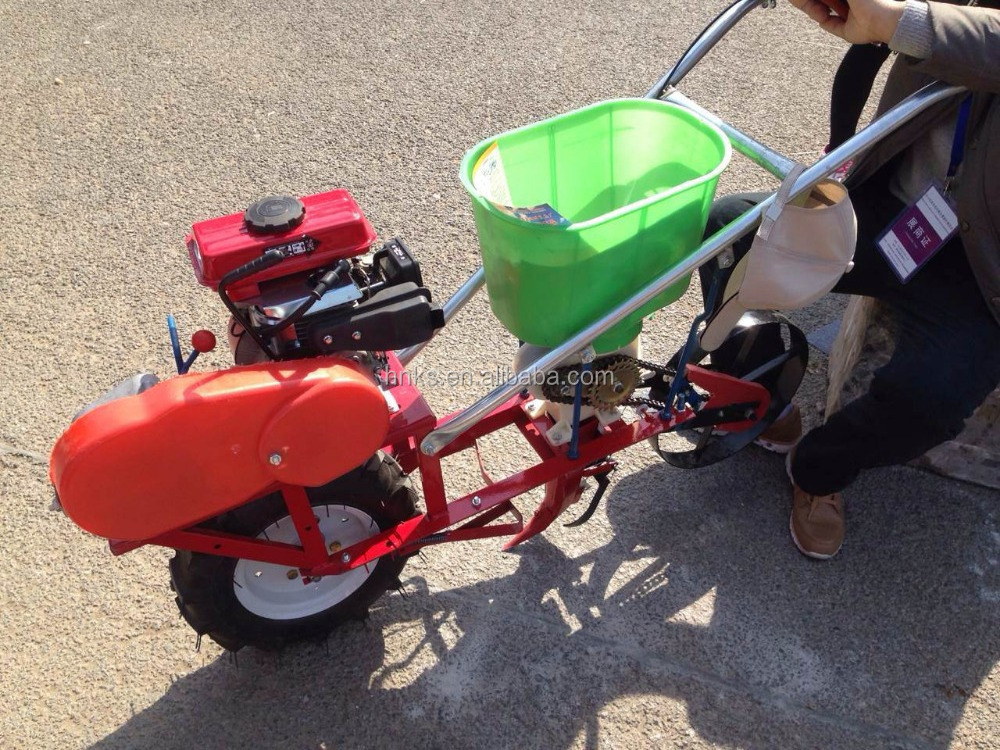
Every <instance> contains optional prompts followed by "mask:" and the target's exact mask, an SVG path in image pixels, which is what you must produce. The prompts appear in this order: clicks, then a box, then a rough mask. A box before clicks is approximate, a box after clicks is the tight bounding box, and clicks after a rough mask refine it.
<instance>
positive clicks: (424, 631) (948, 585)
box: [95, 448, 1000, 750]
mask: <svg viewBox="0 0 1000 750" xmlns="http://www.w3.org/2000/svg"><path fill="white" fill-rule="evenodd" d="M781 472H782V468H781V465H780V462H779V461H778V459H776V458H775V457H772V456H768V455H765V454H763V453H762V452H760V451H758V450H757V449H755V448H754V449H750V450H747V451H744V452H743V453H741V454H739V455H738V456H736V457H734V458H732V459H730V460H729V461H727V462H725V463H724V464H720V465H717V466H715V467H710V468H706V469H702V470H698V471H691V472H682V471H679V470H676V469H672V468H670V467H667V466H665V465H657V466H654V467H651V468H648V469H646V470H645V471H642V472H639V473H634V474H631V475H627V476H622V477H621V479H620V480H619V481H618V482H617V484H616V485H615V486H614V487H613V488H612V491H611V492H610V493H609V494H610V496H609V497H608V499H607V501H606V515H604V514H600V513H599V514H598V516H597V517H595V519H594V520H593V521H592V522H591V523H592V524H596V527H595V528H594V533H595V534H596V536H597V538H598V539H599V544H597V545H596V546H595V547H593V548H591V549H590V551H585V552H582V553H579V554H576V555H575V556H574V557H569V556H567V554H565V553H564V551H563V550H562V549H561V548H560V547H559V546H557V545H559V544H560V542H563V543H564V546H566V547H569V546H570V545H571V544H572V539H573V537H572V536H571V534H572V533H579V532H575V531H571V530H562V529H559V530H556V531H554V532H553V533H552V534H551V535H550V537H549V538H548V539H546V538H542V537H537V538H535V539H534V540H532V541H530V542H529V543H527V544H526V545H524V546H523V547H522V548H521V549H520V550H519V551H518V552H516V554H517V555H518V564H517V570H516V571H515V572H514V573H513V574H511V575H506V576H502V577H499V578H494V579H490V580H484V581H481V582H477V583H473V584H471V585H466V586H460V587H456V588H451V589H444V590H436V591H433V592H430V591H428V588H429V587H431V586H434V582H433V580H432V581H427V580H425V579H424V578H423V577H422V575H421V572H422V571H421V570H420V568H419V566H413V567H412V568H410V569H408V571H409V570H414V569H415V570H416V571H417V572H415V573H413V572H411V573H410V577H409V578H408V579H406V574H407V572H408V571H404V579H406V583H407V589H408V591H409V593H410V594H411V595H410V596H408V597H406V598H404V597H400V596H397V595H393V596H389V597H387V598H385V599H384V600H383V601H382V602H381V603H380V605H379V606H378V608H377V609H375V610H374V611H373V613H372V619H371V620H370V622H369V623H368V625H367V626H361V625H358V626H351V627H347V628H344V629H342V630H340V631H338V632H336V633H334V634H333V635H332V636H331V637H330V638H329V639H328V641H327V643H326V644H325V645H315V646H303V647H301V648H298V649H295V650H292V651H289V652H286V653H285V654H284V655H283V656H281V657H277V656H273V655H268V654H261V653H257V652H249V653H248V652H244V653H242V654H241V655H240V659H239V666H238V668H237V667H234V666H233V665H232V664H231V663H230V661H229V660H228V659H226V658H225V657H223V658H220V659H218V660H216V661H215V662H214V663H212V664H210V665H209V666H207V667H205V668H203V669H201V670H199V671H197V672H195V673H192V674H190V675H188V676H186V677H184V678H182V679H180V680H178V681H177V682H175V683H174V684H173V685H172V686H171V687H170V689H169V690H168V691H167V693H166V694H165V695H164V696H163V697H162V698H160V699H159V700H158V701H157V702H156V703H155V704H153V705H152V706H150V707H149V708H147V709H145V710H144V711H142V712H140V713H138V714H137V715H135V716H134V717H133V718H132V719H130V720H129V721H128V722H126V723H125V724H124V725H122V726H121V727H120V728H119V729H118V730H116V731H115V732H114V733H112V734H111V735H109V736H107V737H106V738H104V739H103V740H101V741H100V742H98V743H97V744H96V745H95V747H97V748H101V749H102V750H104V749H108V750H110V749H111V748H135V747H152V746H155V747H157V748H170V747H178V748H180V747H191V746H198V747H206V748H213V747H247V746H254V747H304V748H319V747H327V748H335V747H336V748H339V747H365V748H367V747H403V746H407V747H432V748H436V747H446V746H451V747H489V748H493V747H512V748H522V747H545V748H569V747H579V746H584V747H588V748H597V747H603V746H605V745H606V744H607V743H608V741H609V740H614V741H615V742H617V741H627V743H626V744H633V745H636V746H640V747H642V746H650V747H653V746H657V747H671V746H675V745H676V744H678V742H679V741H680V740H679V739H678V738H684V739H687V740H690V738H689V736H688V734H687V727H688V726H690V727H692V728H693V729H694V730H695V731H696V732H697V734H698V735H699V736H700V738H701V739H702V740H704V741H707V742H711V743H718V744H721V745H725V746H741V747H784V748H796V747H831V746H836V747H841V748H844V747H859V748H861V747H864V748H871V747H933V748H937V747H941V748H943V747H947V746H948V745H949V742H950V741H951V739H952V736H953V733H954V730H955V727H956V724H957V723H958V721H959V720H960V718H961V716H962V712H963V710H964V707H965V702H966V698H967V697H968V696H969V695H971V694H972V692H973V691H974V690H975V688H976V687H977V686H978V685H979V684H980V682H981V681H982V680H983V679H984V677H985V676H986V675H987V674H988V673H989V671H990V670H991V668H992V667H993V665H994V663H995V662H996V660H997V657H998V655H1000V636H998V628H997V617H998V607H1000V604H998V601H1000V596H994V598H993V599H992V601H991V600H990V596H991V595H990V593H989V591H987V590H986V589H984V586H985V585H986V583H989V581H986V582H985V583H984V579H983V576H982V570H983V568H982V566H983V565H986V564H987V561H985V560H977V556H979V555H980V554H981V553H982V554H986V553H988V552H989V548H988V547H983V546H982V545H981V544H980V542H983V543H991V544H993V545H996V544H997V542H996V539H1000V534H997V529H993V528H992V526H991V524H992V525H993V526H995V525H997V519H996V516H995V514H994V513H993V511H992V510H990V509H988V508H986V507H985V506H984V504H983V503H984V501H983V500H982V496H981V495H976V494H975V493H974V492H971V491H970V492H969V493H968V495H966V493H965V492H964V491H963V490H962V489H961V488H959V489H958V490H955V487H954V483H949V484H948V493H947V495H944V494H942V493H941V492H940V490H941V488H942V484H941V482H942V480H938V479H936V478H933V477H929V476H927V475H923V474H917V473H916V472H913V471H911V470H907V469H898V470H890V471H885V472H879V473H877V474H874V475H872V477H871V478H868V479H866V480H863V481H862V482H861V485H860V487H859V488H858V490H857V491H856V492H854V493H852V497H857V498H858V501H857V502H856V506H857V507H856V508H853V506H852V509H851V510H849V518H848V522H849V524H850V533H851V537H850V543H849V545H847V546H845V550H844V553H843V554H842V555H841V557H839V558H837V559H836V560H834V561H832V562H830V563H826V564H816V563H812V562H810V561H807V560H805V559H804V558H801V556H799V555H798V553H797V552H796V551H795V550H794V549H793V548H792V546H791V543H790V542H789V541H788V539H787V505H786V503H787V498H786V492H787V485H786V484H785V480H784V479H783V477H782V475H781ZM887 488H891V491H892V492H891V494H892V497H889V496H888V495H889V494H890V493H889V492H887V491H885V490H886V489H887ZM880 496H881V497H880ZM860 498H865V499H864V500H863V501H862V500H861V499H860ZM984 517H986V518H987V519H988V520H986V521H985V522H984ZM991 534H997V536H996V537H995V538H993V537H990V535H991ZM984 535H985V537H984ZM588 538H590V537H588ZM991 539H992V541H990V540H991ZM984 540H985V541H984ZM983 550H985V552H983ZM426 554H427V555H428V556H431V555H434V554H438V552H437V551H435V550H434V549H430V550H428V551H427V553H426ZM468 554H469V557H468V560H470V561H476V560H481V559H484V558H483V557H481V556H476V551H475V550H474V549H469V550H468ZM993 554H994V555H995V554H996V550H995V549H994V551H993ZM977 570H978V571H979V573H977V572H976V571H977ZM997 593H998V594H1000V590H998V592H997ZM626 730H627V731H629V732H631V733H632V734H630V735H625V734H623V732H624V731H626ZM615 738H617V739H615ZM612 744H613V743H612Z"/></svg>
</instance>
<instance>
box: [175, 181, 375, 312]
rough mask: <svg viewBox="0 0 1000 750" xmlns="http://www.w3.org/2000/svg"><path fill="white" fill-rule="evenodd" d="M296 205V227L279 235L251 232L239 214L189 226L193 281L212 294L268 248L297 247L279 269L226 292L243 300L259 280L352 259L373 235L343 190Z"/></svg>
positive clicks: (252, 293) (256, 291)
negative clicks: (299, 213) (301, 214)
mask: <svg viewBox="0 0 1000 750" xmlns="http://www.w3.org/2000/svg"><path fill="white" fill-rule="evenodd" d="M301 201H302V204H303V206H304V207H305V218H304V219H303V220H302V223H301V224H299V225H298V226H296V227H294V228H292V229H289V230H287V231H283V232H274V233H266V234H264V233H260V232H256V231H253V230H251V229H250V228H249V227H248V226H247V223H246V221H245V220H244V215H243V214H230V215H229V216H221V217H219V218H217V219H209V220H207V221H201V222H198V223H197V224H195V225H194V226H193V227H192V228H191V234H189V235H188V236H187V240H186V241H187V247H188V253H189V254H190V256H191V264H192V265H193V266H194V272H195V276H197V278H198V282H199V283H200V284H203V285H205V286H207V287H211V288H212V289H218V287H219V282H220V281H221V280H222V278H223V277H224V276H225V275H226V274H227V273H229V272H230V271H232V270H234V269H236V268H239V267H240V266H242V265H244V264H245V263H248V262H250V261H252V260H253V259H254V258H258V257H260V256H261V255H262V254H263V253H264V252H265V251H267V250H269V249H270V248H273V247H282V246H291V245H295V244H296V243H302V244H301V246H300V247H296V248H295V251H294V255H293V257H290V258H288V259H287V260H285V261H284V262H283V263H281V264H280V265H279V266H277V267H274V268H271V269H269V270H266V271H262V272H260V273H257V274H254V275H253V276H250V277H248V278H246V279H244V280H242V281H240V282H238V283H236V284H233V285H232V286H231V287H229V296H230V298H231V299H233V300H236V301H239V300H244V299H247V298H249V297H254V296H257V295H258V294H259V293H260V289H259V286H258V285H259V284H260V282H262V281H268V280H270V279H275V278H278V277H283V276H290V275H292V274H295V273H298V272H301V271H308V270H310V269H313V268H319V267H323V266H326V265H330V264H331V263H332V262H334V261H336V260H339V259H340V258H353V257H354V256H357V255H361V254H363V253H365V252H367V251H368V249H369V248H370V247H371V246H372V244H373V243H374V242H375V230H374V229H372V225H371V224H370V223H369V222H368V219H367V218H365V215H364V213H362V211H361V208H360V207H359V206H358V204H357V203H356V202H355V200H354V198H353V197H352V196H351V194H350V193H349V192H347V191H346V190H331V191H330V192H328V193H319V194H317V195H309V196H306V197H304V198H302V199H301Z"/></svg>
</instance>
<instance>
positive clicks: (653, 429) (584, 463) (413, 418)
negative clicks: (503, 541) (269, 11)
mask: <svg viewBox="0 0 1000 750" xmlns="http://www.w3.org/2000/svg"><path fill="white" fill-rule="evenodd" d="M389 375H390V378H391V379H390V382H393V383H396V384H397V385H395V386H394V387H392V388H391V389H390V393H391V394H392V396H393V398H394V399H395V401H396V403H397V404H398V406H399V408H398V410H397V411H395V412H394V413H393V414H392V415H391V417H390V423H389V434H388V437H387V438H386V445H385V451H386V452H387V453H389V454H390V455H392V456H393V457H394V458H395V460H396V461H398V462H399V464H400V467H401V468H402V469H403V471H404V472H406V473H412V472H414V471H419V472H420V476H421V478H422V480H423V488H424V503H425V505H426V508H427V510H426V512H425V513H423V514H421V515H418V516H415V517H413V518H410V519H408V520H406V521H403V522H401V523H399V524H397V525H396V526H394V527H392V528H391V529H386V530H385V531H383V532H382V533H380V534H378V535H376V536H374V537H371V538H369V539H366V540H364V541H361V542H358V543H357V544H355V545H353V546H351V547H348V548H346V549H342V550H338V551H337V552H336V553H330V552H328V550H327V549H326V546H325V543H324V540H323V537H322V535H321V534H320V532H319V529H318V528H316V526H315V521H314V516H313V512H312V509H311V507H310V506H309V498H308V496H307V495H306V491H305V489H304V488H302V487H296V486H291V485H275V486H274V487H272V488H270V490H269V492H274V491H280V492H281V493H282V495H283V497H284V499H285V503H286V504H287V506H288V511H289V514H290V515H291V516H292V520H293V522H294V523H295V527H296V529H297V531H298V534H299V539H300V540H301V544H300V545H298V546H296V545H292V544H284V543H279V542H271V541H267V540H262V539H255V538H251V537H247V536H239V535H235V534H227V533H224V532H220V531H215V530H212V529H206V528H200V527H192V528H187V529H181V530H177V531H172V532H170V533H168V534H163V535H162V536H158V537H156V538H154V539H148V540H145V541H143V542H122V541H115V540H111V541H110V546H111V550H112V552H114V553H115V554H123V553H125V552H128V551H130V550H133V549H136V548H138V547H142V546H145V545H148V544H154V545H159V546H164V547H172V548H175V549H184V550H190V551H192V552H200V553H204V554H211V555H221V556H225V557H239V558H244V559H248V560H258V561H260V562H265V563H273V564H277V565H284V566H288V567H291V568H298V569H299V570H300V571H301V572H302V575H303V577H304V578H306V579H310V578H315V577H318V576H326V575H337V574H340V573H344V572H346V571H347V570H351V569H353V568H356V567H360V566H362V565H366V564H368V563H371V562H373V561H375V560H377V559H378V558H380V557H382V556H384V555H390V554H411V553H413V552H416V551H417V550H419V549H421V548H423V547H426V546H429V545H433V544H442V543H444V542H455V541H463V540H467V539H482V538H487V537H497V536H512V539H511V541H510V542H509V543H508V546H511V545H513V544H518V543H520V542H522V541H524V540H525V539H528V538H530V537H531V536H534V535H535V534H537V533H539V532H540V531H542V530H544V529H545V528H546V527H547V526H548V525H549V524H550V523H551V522H552V521H553V520H555V518H556V517H558V515H559V514H560V513H562V511H564V510H565V509H566V507H568V506H569V505H570V504H572V503H573V502H576V500H578V499H579V497H580V495H581V493H582V481H583V479H584V477H585V476H590V475H593V474H594V473H596V472H599V471H601V470H602V469H604V470H606V468H605V467H604V465H603V464H600V460H601V459H603V458H607V457H609V456H612V455H614V454H615V453H617V452H618V451H620V450H622V449H624V448H627V447H628V446H630V445H633V444H634V443H638V442H639V441H640V440H646V439H648V438H651V437H654V436H656V435H658V434H660V433H662V432H665V431H667V430H671V429H675V428H677V427H679V426H681V425H683V423H684V422H685V421H687V420H688V419H691V418H693V417H694V416H695V412H693V411H692V410H690V409H686V410H684V411H683V412H675V413H674V414H673V416H672V418H671V419H670V420H662V419H660V416H659V414H658V413H657V412H655V411H652V410H649V411H644V412H641V413H640V414H639V418H638V419H637V420H636V421H635V422H632V423H625V422H623V421H617V422H614V423H612V424H610V425H608V426H606V427H603V428H602V427H599V426H598V423H597V421H596V420H594V419H591V420H588V421H586V422H584V423H583V424H582V425H581V427H580V445H579V456H578V458H576V459H575V460H574V459H570V458H569V457H568V455H567V454H568V446H561V447H553V446H552V445H550V444H549V442H548V441H547V440H546V438H545V434H546V432H547V431H548V430H549V428H550V427H552V425H553V422H552V419H551V418H550V417H548V416H542V417H532V416H530V415H529V414H528V411H527V409H526V404H527V403H528V401H530V397H527V396H516V397H514V398H512V399H510V400H509V401H507V403H505V404H503V405H502V406H500V407H499V408H497V409H496V410H495V411H493V412H492V413H491V414H489V415H488V416H487V417H486V418H485V419H483V420H482V421H481V422H479V423H478V424H477V425H475V426H474V427H472V428H471V429H469V430H468V431H466V432H465V433H463V434H462V435H461V436H459V438H458V439H457V440H455V441H454V442H453V443H451V444H450V445H448V446H447V447H446V448H445V449H444V450H443V451H442V452H441V453H440V454H438V455H435V456H427V455H425V454H423V453H422V452H421V451H420V448H419V445H420V441H421V440H423V438H424V437H426V435H427V434H428V433H430V432H432V431H433V430H434V429H436V428H437V427H438V426H439V425H441V424H443V423H444V422H447V421H448V419H449V417H445V418H444V419H442V420H439V419H438V418H437V417H435V415H434V413H433V412H432V411H431V409H430V407H429V406H428V404H427V402H426V401H425V400H424V398H423V396H422V395H421V393H420V391H419V390H418V389H417V388H416V387H414V386H413V385H412V384H410V383H409V382H408V379H407V377H406V375H405V373H404V370H403V366H402V365H401V364H400V362H399V360H398V359H396V357H395V356H394V355H390V356H389ZM687 376H688V379H689V380H690V381H691V382H692V383H694V384H696V385H698V386H699V387H701V388H703V389H704V390H706V391H708V392H709V394H710V396H709V398H708V401H707V403H706V404H705V406H704V408H707V409H711V408H718V407H721V406H726V405H728V404H734V403H747V402H757V404H758V406H757V409H756V414H755V415H754V417H753V418H752V419H748V420H745V421H742V422H738V423H733V424H727V425H725V428H726V429H727V430H729V431H731V432H737V431H740V430H743V429H747V428H749V427H750V426H752V425H753V424H754V422H755V421H757V420H759V419H760V418H762V417H763V415H764V412H765V411H766V410H767V407H768V405H769V402H770V394H769V393H768V392H767V390H766V389H765V388H763V387H762V386H760V385H758V384H756V383H751V382H747V381H744V380H738V379H736V378H733V377H730V376H728V375H723V374H720V373H716V372H712V371H709V370H705V369H703V368H701V367H696V366H694V365H689V366H688V369H687ZM505 427H516V428H517V429H518V431H519V432H520V433H521V435H522V436H524V438H525V440H526V441H527V442H528V444H529V445H530V446H531V447H532V448H533V449H534V451H535V453H536V454H537V455H538V457H539V459H540V460H539V462H538V463H536V464H534V465H533V466H530V467H528V468H527V469H523V470H522V471H519V472H516V473H514V474H511V475H510V476H508V477H506V478H504V479H501V480H499V481H492V480H491V479H490V478H489V476H488V475H487V474H486V471H485V469H484V468H482V460H481V458H480V467H481V468H482V472H483V479H484V482H485V484H484V486H483V487H482V488H481V489H479V490H477V491H476V492H473V493H470V494H467V495H464V496H462V497H459V498H457V499H455V500H452V501H451V502H448V499H447V493H446V489H445V484H444V476H443V474H442V471H441V459H443V458H445V457H446V456H450V455H453V454H455V453H458V452H460V451H464V450H468V449H470V448H473V449H475V450H477V454H478V446H477V442H476V441H477V440H478V439H479V438H481V437H483V436H485V435H488V434H490V433H493V432H496V431H497V430H501V429H503V428H505ZM595 462H598V464H599V465H598V466H597V467H594V466H592V464H594V463H595ZM542 485H545V487H546V494H545V498H544V500H543V501H542V503H541V505H540V506H539V508H538V509H537V510H536V511H535V514H534V516H533V517H532V518H531V519H530V521H529V522H528V524H527V525H525V524H524V522H523V519H522V517H521V514H520V513H519V512H518V511H517V509H516V508H515V507H514V505H513V503H512V502H511V500H512V499H513V498H515V497H517V496H518V495H521V494H524V493H525V492H528V491H529V490H532V489H534V488H535V487H540V486H542ZM506 515H510V516H513V521H510V522H507V523H494V522H495V521H498V520H499V519H501V518H502V517H504V516H506Z"/></svg>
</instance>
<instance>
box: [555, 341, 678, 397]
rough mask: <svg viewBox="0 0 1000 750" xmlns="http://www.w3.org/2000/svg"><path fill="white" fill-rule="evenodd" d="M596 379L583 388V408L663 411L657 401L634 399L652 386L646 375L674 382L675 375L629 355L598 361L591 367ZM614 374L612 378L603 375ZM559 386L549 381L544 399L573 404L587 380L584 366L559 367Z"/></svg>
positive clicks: (607, 357)
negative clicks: (643, 408) (643, 388)
mask: <svg viewBox="0 0 1000 750" xmlns="http://www.w3.org/2000/svg"><path fill="white" fill-rule="evenodd" d="M590 371H591V372H592V373H593V377H592V378H591V379H590V382H589V383H584V386H583V394H582V395H583V405H584V406H590V407H593V408H595V409H614V408H617V407H620V406H650V407H653V408H656V409H663V408H664V406H665V405H664V404H663V403H662V402H661V401H658V400H655V399H653V398H634V397H633V394H634V393H635V391H636V390H637V389H639V388H642V387H644V386H648V385H649V381H650V379H646V381H645V382H644V380H643V371H650V372H652V373H654V377H653V379H660V378H667V380H668V382H669V379H670V378H673V376H674V374H675V372H674V370H673V369H672V368H670V367H664V366H663V365H658V364H654V363H653V362H644V361H642V360H640V359H636V358H635V357H630V356H628V355H625V354H611V355H607V356H604V357H598V358H597V359H595V360H594V362H593V363H592V364H591V367H590ZM605 371H606V372H608V373H610V377H609V376H607V375H602V374H601V373H603V372H605ZM552 372H553V373H555V378H554V381H555V382H551V381H547V382H546V383H545V384H544V385H543V386H542V395H543V396H545V398H546V399H547V400H548V401H552V402H554V403H557V404H572V403H573V401H574V397H575V396H576V384H577V383H578V382H579V381H580V379H581V378H582V377H583V365H580V364H575V365H567V366H565V367H557V368H556V369H554V370H553V371H552Z"/></svg>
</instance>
